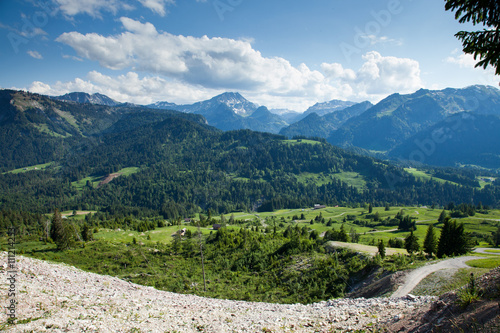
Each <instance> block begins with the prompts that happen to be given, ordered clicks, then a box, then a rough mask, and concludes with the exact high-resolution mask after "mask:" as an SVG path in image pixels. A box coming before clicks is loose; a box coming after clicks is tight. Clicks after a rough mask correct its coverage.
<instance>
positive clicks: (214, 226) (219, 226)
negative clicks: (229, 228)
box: [212, 224, 222, 230]
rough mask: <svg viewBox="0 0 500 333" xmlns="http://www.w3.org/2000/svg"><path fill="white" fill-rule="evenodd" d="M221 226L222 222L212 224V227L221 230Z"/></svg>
mask: <svg viewBox="0 0 500 333" xmlns="http://www.w3.org/2000/svg"><path fill="white" fill-rule="evenodd" d="M221 227H222V226H221V225H220V224H214V225H213V226H212V228H213V229H214V230H219V229H220V228H221Z"/></svg>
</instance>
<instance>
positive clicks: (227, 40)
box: [0, 0, 499, 111]
mask: <svg viewBox="0 0 500 333" xmlns="http://www.w3.org/2000/svg"><path fill="white" fill-rule="evenodd" d="M471 29H473V28H472V27H471V26H468V25H462V24H459V23H458V22H457V21H456V20H455V19H454V14H453V13H451V12H446V11H445V10H444V1H436V0H419V1H416V0H384V1H375V0H351V1H345V0H311V1H298V0H289V1H286V2H284V1H272V0H271V1H270V0H267V1H264V0H128V1H118V0H1V1H0V40H1V45H2V48H0V60H1V61H0V73H1V74H0V87H2V88H16V89H25V90H29V91H33V92H37V93H42V94H48V95H60V94H64V93H67V92H70V91H85V92H88V93H95V92H99V93H103V94H106V95H108V96H110V97H111V98H114V99H116V100H118V101H121V102H133V103H138V104H148V103H152V102H155V101H169V102H175V103H193V102H196V101H200V100H204V99H208V98H211V97H213V96H215V95H217V94H219V93H222V92H224V91H239V92H240V93H241V94H242V95H243V96H245V97H246V98H247V99H249V100H251V101H252V102H255V103H258V104H261V105H266V106H268V107H269V108H290V109H294V110H297V111H304V110H306V109H307V107H309V106H311V105H313V104H315V103H316V102H324V101H329V100H332V99H342V100H352V101H363V100H370V101H372V102H377V101H379V100H380V99H382V98H384V97H386V96H387V95H389V94H392V93H395V92H398V93H411V92H414V91H416V90H418V89H420V88H428V89H442V88H445V87H455V88H460V87H465V86H468V85H473V84H488V85H493V86H498V81H499V77H498V76H494V75H493V70H491V69H487V70H483V69H474V63H475V62H474V60H473V59H472V57H471V56H468V55H464V54H463V53H462V51H461V44H460V42H459V41H458V40H457V39H456V38H455V37H454V34H455V33H456V32H458V31H459V30H471Z"/></svg>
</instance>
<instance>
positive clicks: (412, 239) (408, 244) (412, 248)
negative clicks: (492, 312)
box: [405, 228, 420, 254]
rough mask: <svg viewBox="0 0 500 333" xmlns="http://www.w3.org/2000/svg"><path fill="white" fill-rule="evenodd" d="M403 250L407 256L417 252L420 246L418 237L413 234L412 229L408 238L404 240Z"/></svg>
mask: <svg viewBox="0 0 500 333" xmlns="http://www.w3.org/2000/svg"><path fill="white" fill-rule="evenodd" d="M405 249H406V251H408V253H409V254H412V253H413V252H417V251H418V250H419V249H420V244H418V237H417V236H415V235H414V234H413V228H412V229H411V231H410V234H409V235H408V237H406V238H405Z"/></svg>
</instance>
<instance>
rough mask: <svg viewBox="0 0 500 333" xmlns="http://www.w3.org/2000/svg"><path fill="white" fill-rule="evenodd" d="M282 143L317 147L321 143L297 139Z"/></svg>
mask: <svg viewBox="0 0 500 333" xmlns="http://www.w3.org/2000/svg"><path fill="white" fill-rule="evenodd" d="M283 143H286V144H290V145H297V144H304V143H306V144H310V145H319V144H321V142H319V141H314V140H307V139H298V140H283Z"/></svg>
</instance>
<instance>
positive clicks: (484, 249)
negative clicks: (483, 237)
mask: <svg viewBox="0 0 500 333" xmlns="http://www.w3.org/2000/svg"><path fill="white" fill-rule="evenodd" d="M487 250H497V251H498V248H491V247H490V248H487V247H486V248H477V249H475V250H474V252H476V253H482V254H493V255H497V256H500V253H499V252H486V251H487Z"/></svg>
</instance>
